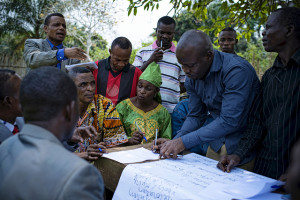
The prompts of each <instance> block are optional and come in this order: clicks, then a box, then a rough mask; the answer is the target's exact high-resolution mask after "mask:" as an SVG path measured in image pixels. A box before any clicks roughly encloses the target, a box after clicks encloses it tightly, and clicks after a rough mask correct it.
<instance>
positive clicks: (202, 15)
mask: <svg viewBox="0 0 300 200" xmlns="http://www.w3.org/2000/svg"><path fill="white" fill-rule="evenodd" d="M129 2H130V4H129V7H128V15H130V14H131V13H132V10H134V13H133V14H134V15H136V13H137V9H138V8H140V7H143V8H144V10H153V9H154V8H156V7H157V5H159V3H160V1H159V0H136V1H133V0H129ZM169 2H170V4H172V5H173V9H174V11H175V15H178V14H180V13H181V11H182V10H184V9H185V10H187V11H188V12H193V13H194V14H195V16H196V17H197V19H200V20H203V21H205V20H206V19H208V18H209V15H212V16H214V17H211V19H210V21H209V22H208V23H204V24H203V26H202V27H201V30H203V31H204V32H206V33H208V32H217V33H218V32H220V30H222V29H223V28H224V27H225V26H228V25H231V26H233V27H239V28H241V29H243V32H241V34H242V35H243V36H244V37H245V38H246V39H247V40H248V41H249V40H250V39H251V33H252V32H254V31H256V30H255V27H253V26H252V25H253V24H252V22H251V19H256V20H257V22H258V27H260V26H262V25H264V24H265V22H266V21H267V17H268V15H269V14H270V13H271V12H272V11H274V10H275V9H277V8H278V7H279V6H282V7H285V6H295V7H300V1H299V0H277V1H275V0H272V1H268V0H240V1H233V0H215V1H213V0H169ZM213 4H217V5H218V9H217V11H216V12H217V13H214V12H213V10H212V11H211V12H209V11H208V6H211V5H213ZM222 13H223V14H222ZM224 13H225V14H226V15H224ZM221 16H223V17H221Z"/></svg>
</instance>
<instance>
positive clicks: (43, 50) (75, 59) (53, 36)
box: [24, 13, 86, 71]
mask: <svg viewBox="0 0 300 200" xmlns="http://www.w3.org/2000/svg"><path fill="white" fill-rule="evenodd" d="M44 31H45V33H46V35H47V36H46V39H27V40H26V41H25V46H24V59H25V62H26V64H27V67H28V68H30V69H36V68H38V67H45V66H53V67H57V68H59V69H61V70H63V71H65V65H71V64H76V63H79V62H80V61H79V60H84V59H86V55H85V52H84V51H83V50H82V49H80V48H65V47H64V46H63V43H62V42H63V41H64V39H65V37H66V34H67V32H66V22H65V18H64V16H63V15H62V14H60V13H52V14H50V15H48V16H47V17H46V18H45V22H44Z"/></svg>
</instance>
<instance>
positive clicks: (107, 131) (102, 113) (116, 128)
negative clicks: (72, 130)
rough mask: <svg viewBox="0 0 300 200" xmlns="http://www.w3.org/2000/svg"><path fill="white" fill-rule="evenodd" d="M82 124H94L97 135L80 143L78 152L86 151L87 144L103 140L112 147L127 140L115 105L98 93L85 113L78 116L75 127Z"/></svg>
mask: <svg viewBox="0 0 300 200" xmlns="http://www.w3.org/2000/svg"><path fill="white" fill-rule="evenodd" d="M82 126H94V127H95V128H96V130H97V132H98V135H97V137H96V138H89V139H87V140H85V141H84V143H80V144H79V145H80V147H79V149H78V150H77V151H79V152H84V151H86V149H87V147H88V146H89V144H95V143H99V142H104V143H105V145H106V146H107V147H112V146H116V145H119V144H123V143H126V142H128V139H127V136H126V133H125V131H124V128H123V126H122V123H121V121H120V117H119V113H118V112H117V110H116V107H115V106H114V105H113V103H112V101H111V100H109V99H108V98H106V97H104V96H102V95H100V94H97V95H95V97H94V100H93V101H92V102H91V103H90V104H89V106H88V108H87V110H86V112H85V114H84V115H83V116H81V117H80V118H79V120H78V122H77V127H82Z"/></svg>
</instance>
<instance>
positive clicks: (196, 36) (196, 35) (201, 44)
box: [176, 30, 213, 56]
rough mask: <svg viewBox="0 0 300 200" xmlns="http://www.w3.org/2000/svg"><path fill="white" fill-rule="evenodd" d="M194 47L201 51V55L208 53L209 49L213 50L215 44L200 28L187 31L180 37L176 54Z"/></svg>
mask: <svg viewBox="0 0 300 200" xmlns="http://www.w3.org/2000/svg"><path fill="white" fill-rule="evenodd" d="M190 48H192V49H193V50H194V51H197V52H198V53H199V56H201V55H204V54H206V53H207V52H209V51H213V45H212V43H211V41H210V38H209V37H208V35H207V34H206V33H204V32H202V31H199V30H189V31H186V32H185V33H184V34H183V35H182V36H181V38H180V40H179V42H178V44H177V48H176V54H177V52H178V51H182V50H185V49H190Z"/></svg>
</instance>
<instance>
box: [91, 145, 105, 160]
mask: <svg viewBox="0 0 300 200" xmlns="http://www.w3.org/2000/svg"><path fill="white" fill-rule="evenodd" d="M104 153H108V151H107V149H106V147H105V146H104V142H101V143H99V144H90V145H89V147H88V148H87V158H86V160H88V161H94V160H97V159H98V158H99V157H101V156H102V155H103V154H104Z"/></svg>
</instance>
